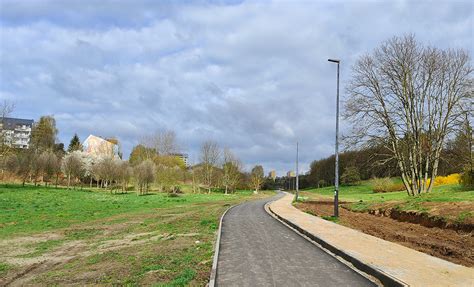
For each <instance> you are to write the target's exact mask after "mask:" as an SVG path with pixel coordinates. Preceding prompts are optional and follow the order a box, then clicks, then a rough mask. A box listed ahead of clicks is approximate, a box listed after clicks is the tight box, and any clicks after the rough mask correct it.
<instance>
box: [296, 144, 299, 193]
mask: <svg viewBox="0 0 474 287" xmlns="http://www.w3.org/2000/svg"><path fill="white" fill-rule="evenodd" d="M298 190H299V175H298V142H296V193H295V201H298Z"/></svg>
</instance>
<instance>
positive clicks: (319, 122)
mask: <svg viewBox="0 0 474 287" xmlns="http://www.w3.org/2000/svg"><path fill="white" fill-rule="evenodd" d="M473 10H474V6H473V4H472V2H470V1H298V0H296V1H171V0H169V1H151V0H130V1H127V0H121V1H112V0H96V1H92V0H68V1H63V0H31V1H26V0H2V1H0V100H2V101H3V100H9V101H12V102H14V103H15V110H14V112H13V114H12V116H15V117H19V118H28V119H35V120H37V119H38V118H39V117H40V116H42V115H54V117H55V119H56V121H57V127H58V129H59V135H58V140H59V141H61V142H64V143H65V145H66V146H67V145H68V143H69V141H70V139H71V137H72V136H73V134H74V133H77V134H78V135H79V137H80V138H81V140H84V139H85V138H86V137H87V136H88V135H89V134H94V135H99V136H104V137H117V138H118V139H119V140H120V142H121V146H122V150H123V153H124V156H125V158H128V156H129V154H130V151H131V149H132V147H133V146H134V145H136V144H138V143H139V142H140V141H141V140H142V139H143V138H144V137H146V136H148V135H150V134H153V133H154V132H156V131H157V130H173V131H174V132H175V133H176V135H177V138H178V142H179V145H180V147H181V149H182V151H183V152H186V153H188V154H189V159H190V162H191V163H196V162H198V160H199V148H200V145H201V144H202V143H203V142H204V141H206V140H214V141H216V142H217V143H218V144H219V145H220V146H221V147H228V148H230V149H231V150H232V151H233V152H234V153H235V154H236V155H237V156H238V157H239V158H240V159H241V160H242V161H243V162H244V163H245V166H246V169H247V170H250V169H251V167H252V166H254V165H256V164H262V165H263V167H264V169H265V173H267V172H268V171H270V170H273V169H275V170H277V173H278V174H279V175H283V173H284V172H286V171H288V170H294V169H295V156H296V155H295V153H296V142H299V146H300V170H301V171H302V172H305V171H307V170H309V165H310V163H311V161H313V160H316V159H320V158H324V157H327V156H329V155H331V154H333V153H334V141H335V110H336V66H335V65H334V64H331V63H329V62H327V59H328V58H338V59H340V60H341V98H342V99H341V102H342V104H341V108H342V109H343V108H344V104H343V102H344V99H346V93H345V85H346V83H347V82H348V81H349V80H350V77H351V66H352V65H353V64H354V63H355V61H356V60H357V58H358V57H360V56H361V55H364V54H366V53H370V52H371V51H373V49H374V48H376V47H377V46H378V45H380V44H381V43H382V42H383V41H385V40H388V39H389V38H391V37H393V36H403V35H405V34H415V36H416V37H417V39H418V40H419V41H420V42H421V43H423V44H426V45H433V46H436V47H439V48H442V49H448V48H455V49H457V48H462V49H466V50H467V51H468V52H469V54H470V55H471V57H472V56H473V18H474V17H473V12H474V11H473ZM351 124H353V123H348V122H345V121H344V120H341V129H342V132H343V133H348V132H349V130H350V129H349V127H350V125H351Z"/></svg>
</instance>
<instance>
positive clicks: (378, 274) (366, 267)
mask: <svg viewBox="0 0 474 287" xmlns="http://www.w3.org/2000/svg"><path fill="white" fill-rule="evenodd" d="M277 200H278V199H277ZM275 201H276V200H274V201H271V202H268V203H267V204H266V205H265V207H266V208H265V210H266V211H267V212H268V213H270V215H274V216H275V217H276V218H277V219H279V220H280V221H282V222H283V223H285V224H287V225H288V226H290V227H291V228H294V229H295V230H297V231H298V232H299V233H301V234H303V235H304V236H305V237H306V238H308V239H310V240H312V241H314V242H316V243H317V244H319V245H321V246H322V247H323V248H325V249H327V250H329V251H330V252H331V253H333V254H334V255H337V256H339V257H341V258H342V259H344V260H346V261H348V262H350V263H351V264H352V265H353V266H354V267H355V268H357V269H358V270H360V271H362V272H364V273H366V274H368V275H370V276H373V277H375V278H377V279H378V280H379V281H380V282H381V283H382V284H383V285H384V286H393V287H399V286H409V285H408V284H406V283H405V282H403V281H401V280H399V279H397V278H395V277H393V276H391V275H388V274H387V273H385V272H384V271H383V270H380V269H379V268H377V267H375V266H372V265H371V264H369V263H365V262H362V261H361V260H359V259H357V258H355V257H354V256H352V255H350V254H348V253H346V252H344V251H343V250H341V249H338V248H336V247H335V246H333V245H331V244H330V243H328V242H326V241H324V240H323V239H321V238H319V237H318V236H316V235H314V234H313V233H310V232H308V231H306V230H305V229H303V228H301V227H300V226H299V225H297V224H295V223H293V222H291V221H290V220H288V219H286V218H284V217H282V216H281V215H279V214H277V213H276V212H274V211H273V210H272V208H271V204H272V203H273V202H275ZM334 224H336V223H334Z"/></svg>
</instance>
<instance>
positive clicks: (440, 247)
mask: <svg viewBox="0 0 474 287" xmlns="http://www.w3.org/2000/svg"><path fill="white" fill-rule="evenodd" d="M296 207H297V208H299V209H301V210H303V211H305V212H308V213H311V214H313V215H318V216H331V215H332V214H333V211H334V208H333V205H332V202H329V201H328V202H323V201H317V202H311V201H310V202H304V203H298V204H296ZM339 224H341V225H344V226H347V227H350V228H353V229H357V230H360V231H362V232H364V233H367V234H370V235H373V236H376V237H379V238H382V239H384V240H388V241H391V242H395V243H398V244H401V245H404V246H406V247H409V248H412V249H415V250H418V251H421V252H424V253H427V254H430V255H432V256H436V257H439V258H442V259H445V260H447V261H450V262H453V263H456V264H461V265H464V266H468V267H474V254H473V250H474V236H473V234H472V232H463V231H455V230H452V229H442V228H438V227H425V226H422V225H420V224H416V223H409V222H400V221H397V220H394V219H391V218H389V217H383V216H376V215H372V214H369V213H361V212H353V211H349V210H347V209H344V208H339Z"/></svg>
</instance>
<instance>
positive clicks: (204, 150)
mask: <svg viewBox="0 0 474 287" xmlns="http://www.w3.org/2000/svg"><path fill="white" fill-rule="evenodd" d="M219 158H220V150H219V146H218V145H217V143H216V142H213V141H210V140H208V141H206V142H204V143H203V144H202V146H201V155H200V160H201V165H202V173H203V177H204V178H203V179H204V184H205V185H206V186H207V189H208V193H211V188H212V187H213V184H214V177H213V175H214V169H215V168H216V166H217V164H218V162H219Z"/></svg>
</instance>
